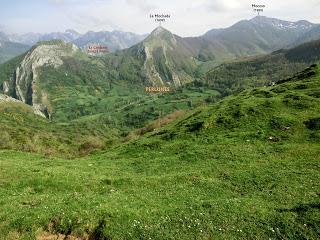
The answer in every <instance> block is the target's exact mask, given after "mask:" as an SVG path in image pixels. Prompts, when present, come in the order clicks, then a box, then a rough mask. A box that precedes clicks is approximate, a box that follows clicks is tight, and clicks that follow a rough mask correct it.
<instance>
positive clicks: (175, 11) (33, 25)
mask: <svg viewBox="0 0 320 240" xmlns="http://www.w3.org/2000/svg"><path fill="white" fill-rule="evenodd" d="M252 3H256V4H265V5H266V8H265V11H264V13H263V15H265V16H268V17H275V18H280V19H284V20H290V21H296V20H301V19H305V20H308V21H311V22H315V23H320V14H319V13H320V0H304V1H301V0H258V1H255V0H157V1H156V0H9V1H7V0H0V31H5V32H8V33H26V32H42V33H43V32H53V31H64V30H66V29H74V30H77V31H79V32H86V31H88V30H93V31H100V30H122V31H130V32H135V33H147V32H150V31H151V30H152V29H153V28H155V27H156V26H157V24H156V23H154V22H153V21H152V20H151V19H150V18H149V14H150V13H169V14H171V19H170V20H169V21H167V22H166V23H165V24H164V26H165V27H166V28H168V29H169V30H171V31H172V32H174V33H176V34H178V35H181V36H194V35H200V34H203V33H204V32H206V31H207V30H209V29H212V28H219V27H227V26H230V25H232V24H233V23H235V22H237V21H239V20H241V19H250V18H252V17H254V16H255V13H253V11H252V8H251V4H252Z"/></svg>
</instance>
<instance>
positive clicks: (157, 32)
mask: <svg viewBox="0 0 320 240" xmlns="http://www.w3.org/2000/svg"><path fill="white" fill-rule="evenodd" d="M166 33H170V34H172V33H171V32H170V31H169V30H167V29H165V28H164V27H162V26H158V27H156V28H155V29H154V30H153V31H152V32H151V34H150V35H151V36H158V35H162V34H166Z"/></svg>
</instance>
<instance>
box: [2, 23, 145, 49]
mask: <svg viewBox="0 0 320 240" xmlns="http://www.w3.org/2000/svg"><path fill="white" fill-rule="evenodd" d="M2 34H3V35H4V36H5V37H6V39H8V40H9V41H11V42H17V43H21V44H25V45H30V46H31V45H34V44H36V43H37V42H39V41H50V40H63V41H65V42H71V43H74V44H76V45H77V46H78V47H79V48H83V49H84V48H86V47H87V46H88V45H90V44H105V45H107V47H108V48H109V50H110V51H112V52H114V51H116V50H121V49H124V48H128V47H131V46H132V45H134V44H136V43H138V42H140V41H142V40H143V39H144V38H145V37H146V35H139V34H135V33H131V32H122V31H111V32H110V31H99V32H94V31H88V32H87V33H84V34H81V33H78V32H77V31H75V30H73V29H68V30H66V31H64V32H52V33H45V34H40V33H26V34H21V35H19V34H11V35H9V34H8V35H7V34H4V33H2ZM0 39H1V35H0Z"/></svg>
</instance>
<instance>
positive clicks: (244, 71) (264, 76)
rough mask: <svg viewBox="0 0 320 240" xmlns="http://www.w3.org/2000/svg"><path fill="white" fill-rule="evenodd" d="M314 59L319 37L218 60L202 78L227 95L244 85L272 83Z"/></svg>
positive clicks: (319, 49) (319, 58)
mask: <svg viewBox="0 0 320 240" xmlns="http://www.w3.org/2000/svg"><path fill="white" fill-rule="evenodd" d="M317 61H320V40H317V41H312V42H308V43H304V44H301V45H299V46H297V47H295V48H292V49H283V50H278V51H276V52H273V53H271V54H268V55H261V56H256V57H251V58H244V59H239V60H237V61H233V62H229V63H224V64H221V65H220V66H218V67H215V68H213V69H212V70H210V71H209V72H207V73H206V75H205V81H206V83H207V84H208V85H209V86H211V87H212V88H215V89H217V90H218V91H219V92H220V93H221V94H222V95H228V94H230V93H233V92H240V91H242V90H244V89H246V88H248V87H255V86H265V85H272V84H274V83H275V82H277V81H278V80H280V79H281V78H287V77H289V76H291V75H292V74H294V73H297V72H299V71H302V70H303V69H305V68H306V67H307V66H309V65H311V64H312V63H315V62H317Z"/></svg>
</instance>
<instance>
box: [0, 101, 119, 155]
mask: <svg viewBox="0 0 320 240" xmlns="http://www.w3.org/2000/svg"><path fill="white" fill-rule="evenodd" d="M0 126H1V134H0V149H15V150H20V151H25V152H35V153H41V154H44V155H60V156H64V157H75V156H79V155H85V154H88V153H90V152H92V151H94V150H97V149H102V148H106V147H108V146H110V144H112V143H113V142H115V141H118V138H119V135H120V133H119V131H117V130H116V129H113V128H111V127H110V126H109V125H107V124H106V123H104V122H103V118H101V119H94V120H92V121H88V122H82V123H68V124H67V123H66V124H55V123H52V122H49V121H48V120H47V119H45V118H43V117H40V116H37V115H35V114H34V113H33V109H32V108H31V107H30V106H28V105H26V104H23V103H18V102H1V101H0ZM93 128H94V129H93Z"/></svg>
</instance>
